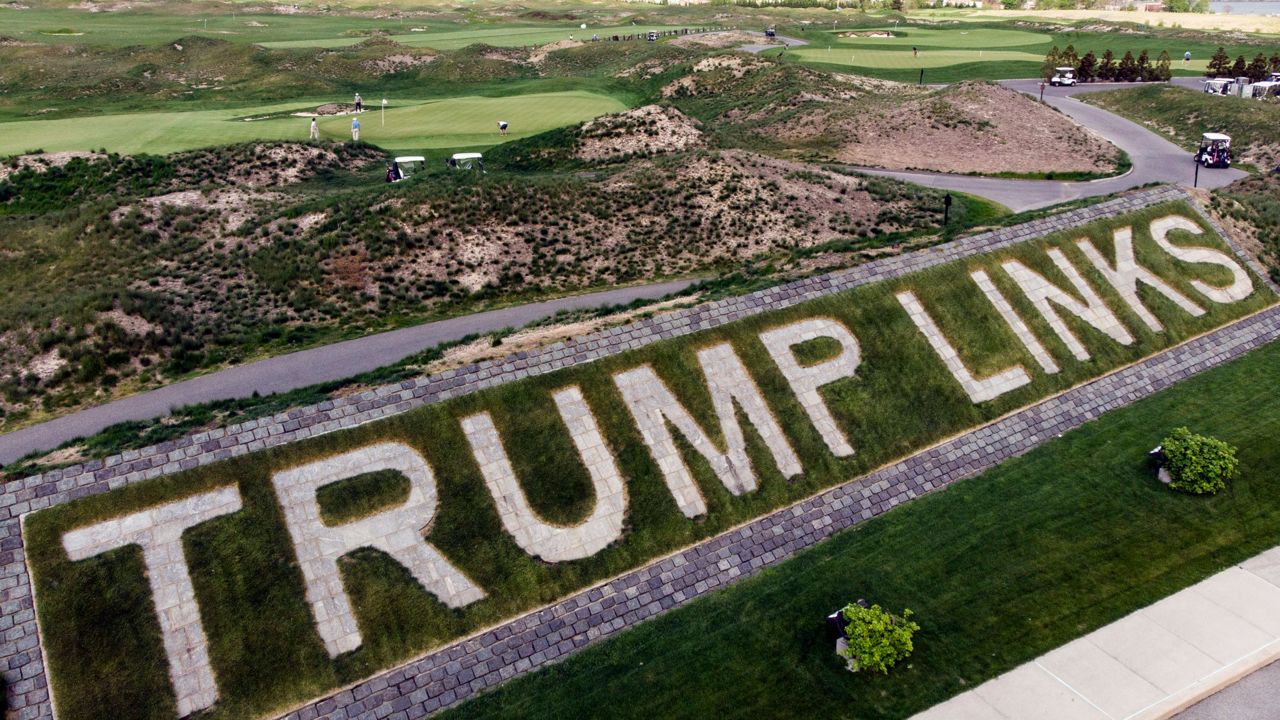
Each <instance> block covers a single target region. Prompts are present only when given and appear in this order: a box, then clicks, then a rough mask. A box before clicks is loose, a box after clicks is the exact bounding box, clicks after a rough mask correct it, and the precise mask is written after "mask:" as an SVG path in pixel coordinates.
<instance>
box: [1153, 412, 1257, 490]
mask: <svg viewBox="0 0 1280 720" xmlns="http://www.w3.org/2000/svg"><path fill="white" fill-rule="evenodd" d="M1161 446H1162V448H1163V450H1164V456H1165V462H1166V464H1167V467H1168V468H1169V475H1170V476H1171V477H1172V478H1173V481H1172V482H1171V483H1169V486H1170V487H1172V488H1175V489H1178V490H1182V491H1184V492H1189V493H1193V494H1195V495H1204V494H1206V493H1207V494H1210V495H1212V494H1214V493H1216V492H1218V491H1220V490H1223V489H1225V488H1226V487H1227V481H1228V480H1230V479H1231V478H1232V476H1234V475H1235V474H1236V466H1237V465H1238V461H1237V460H1236V449H1235V448H1234V447H1231V446H1230V445H1228V444H1226V443H1225V442H1223V441H1221V440H1218V439H1217V438H1211V437H1206V436H1204V435H1196V434H1195V433H1193V432H1191V431H1190V430H1188V429H1187V428H1185V427H1180V428H1178V429H1176V430H1174V431H1173V432H1172V433H1170V434H1169V437H1167V438H1165V439H1164V442H1162V443H1161Z"/></svg>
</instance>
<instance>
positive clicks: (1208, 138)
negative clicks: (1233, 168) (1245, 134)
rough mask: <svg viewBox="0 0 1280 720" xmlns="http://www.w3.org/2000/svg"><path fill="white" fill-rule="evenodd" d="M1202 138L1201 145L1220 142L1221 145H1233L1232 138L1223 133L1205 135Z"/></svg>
mask: <svg viewBox="0 0 1280 720" xmlns="http://www.w3.org/2000/svg"><path fill="white" fill-rule="evenodd" d="M1201 138H1202V139H1201V141H1200V142H1201V143H1218V142H1220V143H1226V144H1228V145H1230V144H1231V136H1230V135H1223V134H1222V133H1205V134H1204V135H1202V136H1201Z"/></svg>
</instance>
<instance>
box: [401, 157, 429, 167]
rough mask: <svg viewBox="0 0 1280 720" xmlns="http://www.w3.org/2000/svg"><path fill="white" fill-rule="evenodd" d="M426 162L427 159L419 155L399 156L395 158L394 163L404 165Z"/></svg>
mask: <svg viewBox="0 0 1280 720" xmlns="http://www.w3.org/2000/svg"><path fill="white" fill-rule="evenodd" d="M426 161H427V159H426V158H424V157H422V156H421V155H401V156H400V157H398V158H396V162H398V163H400V164H401V165H404V164H405V163H425V162H426Z"/></svg>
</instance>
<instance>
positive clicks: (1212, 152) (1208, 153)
mask: <svg viewBox="0 0 1280 720" xmlns="http://www.w3.org/2000/svg"><path fill="white" fill-rule="evenodd" d="M1195 161H1196V162H1198V163H1200V164H1201V165H1203V166H1204V167H1207V168H1229V167H1231V136H1230V135H1223V134H1222V133H1205V134H1204V135H1202V136H1201V137H1200V149H1199V150H1197V151H1196V154H1195Z"/></svg>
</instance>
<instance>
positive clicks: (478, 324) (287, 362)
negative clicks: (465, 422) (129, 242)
mask: <svg viewBox="0 0 1280 720" xmlns="http://www.w3.org/2000/svg"><path fill="white" fill-rule="evenodd" d="M695 282H697V281H696V280H674V281H671V282H663V283H655V284H652V285H639V286H635V287H625V288H617V289H615V290H606V291H604V292H596V293H590V294H587V295H575V296H572V297H566V298H559V299H557V300H548V301H545V302H537V303H530V304H527V305H517V306H514V307H506V308H499V309H497V310H489V311H487V312H481V313H475V314H473V315H463V316H462V317H456V318H450V319H448V320H440V321H437V322H430V323H424V324H422V325H415V326H414V327H408V328H403V329H400V330H392V331H390V332H384V333H378V334H377V335H369V336H366V337H361V338H355V339H353V340H346V341H343V342H339V343H334V344H332V345H325V346H322V347H317V348H312V349H310V350H302V351H300V352H295V353H289V354H288V355H278V356H276V357H273V358H268V359H266V360H259V361H258V362H253V363H249V364H247V365H240V366H237V367H232V368H227V369H226V370H219V371H218V372H214V373H210V374H208V375H202V376H200V377H197V378H194V379H191V380H185V381H183V382H179V383H174V384H172V385H166V386H165V387H162V388H158V389H156V390H151V391H148V392H144V393H139V394H137V395H132V396H129V397H126V398H121V399H119V400H115V401H112V402H109V403H106V404H105V405H99V406H97V407H92V408H89V409H87V410H81V411H80V412H77V413H73V414H71V415H67V416H65V417H61V418H58V419H56V420H50V421H49V422H46V423H41V424H39V425H33V426H31V427H29V428H24V429H22V430H18V431H16V432H11V433H8V434H5V435H0V466H2V465H5V464H7V463H11V462H13V461H14V460H17V459H18V458H21V457H23V456H25V455H27V454H29V453H32V452H36V451H42V450H51V449H53V448H55V447H57V446H59V445H61V444H62V443H64V442H67V441H68V440H74V439H76V438H80V437H87V436H90V435H93V434H95V433H97V432H100V431H102V430H103V429H105V428H107V427H110V426H112V425H115V424H116V423H121V422H125V421H127V420H149V419H152V418H157V417H164V416H165V415H168V414H169V413H170V412H172V410H173V409H174V408H177V407H182V406H184V405H194V404H197V403H204V402H212V401H214V400H227V399H235V398H246V397H249V396H251V395H253V393H255V392H256V393H259V394H261V395H270V394H272V393H279V392H287V391H289V390H295V389H297V388H303V387H307V386H309V385H315V384H317V383H322V382H329V381H331V380H341V379H343V378H348V377H351V376H353V375H359V374H360V373H363V372H368V371H370V370H376V369H378V368H380V367H385V366H387V365H391V364H393V363H395V362H398V361H400V360H403V359H404V358H406V357H409V356H410V355H413V354H415V353H418V352H422V351H423V350H426V349H427V348H431V347H435V346H436V345H439V344H440V343H444V342H449V341H452V340H457V339H459V338H463V337H466V336H467V335H471V334H478V333H486V332H493V331H494V330H501V329H503V328H509V327H520V326H522V325H527V324H529V323H531V322H534V321H536V320H541V319H543V318H547V317H550V316H552V315H554V314H556V313H557V312H559V311H561V310H579V309H583V308H598V307H605V306H609V305H625V304H627V303H630V302H632V301H633V300H638V299H655V298H660V297H662V296H664V295H668V294H670V293H674V292H679V291H680V290H683V289H685V288H687V287H689V286H690V285H692V284H693V283H695Z"/></svg>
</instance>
